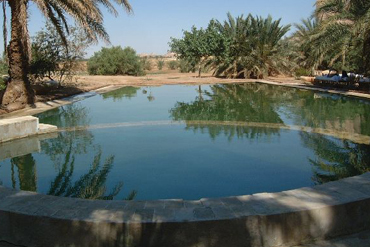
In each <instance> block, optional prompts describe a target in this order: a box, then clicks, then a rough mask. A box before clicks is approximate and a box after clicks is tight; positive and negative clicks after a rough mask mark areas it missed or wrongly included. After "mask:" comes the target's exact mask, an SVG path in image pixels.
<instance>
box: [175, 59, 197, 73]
mask: <svg viewBox="0 0 370 247" xmlns="http://www.w3.org/2000/svg"><path fill="white" fill-rule="evenodd" d="M178 68H179V70H180V72H181V73H189V72H195V66H194V64H191V63H189V62H188V61H186V60H185V59H181V60H180V62H179V65H178Z"/></svg>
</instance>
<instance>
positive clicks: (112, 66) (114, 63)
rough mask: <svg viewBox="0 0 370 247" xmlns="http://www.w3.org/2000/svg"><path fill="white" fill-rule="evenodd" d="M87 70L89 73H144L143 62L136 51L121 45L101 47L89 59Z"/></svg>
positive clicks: (138, 74) (135, 74)
mask: <svg viewBox="0 0 370 247" xmlns="http://www.w3.org/2000/svg"><path fill="white" fill-rule="evenodd" d="M87 65H88V71H89V74H91V75H134V76H140V75H144V74H145V73H144V70H143V64H142V62H141V61H140V57H139V56H138V55H136V51H135V50H134V49H132V48H131V47H126V48H125V49H122V47H121V46H113V47H112V48H102V49H101V51H99V52H95V54H94V56H92V57H91V58H90V59H89V62H88V64H87Z"/></svg>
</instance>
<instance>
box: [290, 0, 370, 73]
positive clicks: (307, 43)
mask: <svg viewBox="0 0 370 247" xmlns="http://www.w3.org/2000/svg"><path fill="white" fill-rule="evenodd" d="M314 16H315V17H312V18H310V19H307V20H302V23H301V24H296V25H295V26H296V28H297V31H296V32H295V34H294V35H293V37H292V39H294V41H295V42H294V43H295V45H294V48H295V50H296V51H297V52H298V56H297V60H298V63H299V65H300V66H301V67H304V68H307V69H327V68H334V69H336V70H338V71H341V70H347V71H355V72H358V73H370V26H369V25H368V23H370V2H369V1H363V0H346V1H344V0H325V1H322V4H321V5H320V6H319V7H318V8H317V10H316V12H315V15H314Z"/></svg>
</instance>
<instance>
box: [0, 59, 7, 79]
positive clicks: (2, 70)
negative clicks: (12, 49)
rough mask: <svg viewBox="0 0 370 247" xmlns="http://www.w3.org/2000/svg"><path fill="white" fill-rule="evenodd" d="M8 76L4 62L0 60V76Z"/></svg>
mask: <svg viewBox="0 0 370 247" xmlns="http://www.w3.org/2000/svg"><path fill="white" fill-rule="evenodd" d="M7 74H8V65H7V64H6V62H5V61H4V59H2V60H0V76H1V75H7Z"/></svg>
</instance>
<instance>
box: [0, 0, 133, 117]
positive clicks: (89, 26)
mask: <svg viewBox="0 0 370 247" xmlns="http://www.w3.org/2000/svg"><path fill="white" fill-rule="evenodd" d="M0 1H1V2H2V6H3V10H4V11H3V12H4V18H6V15H5V13H6V11H5V8H6V6H8V7H9V8H10V13H11V18H10V23H11V34H10V36H11V38H10V43H9V45H8V47H7V48H6V51H7V54H8V59H9V60H8V62H9V75H10V81H9V82H8V84H7V88H6V91H5V94H4V96H3V101H2V105H3V107H6V108H7V109H8V110H13V109H18V108H22V107H24V106H25V105H26V104H32V103H33V102H34V93H33V91H32V89H31V86H30V81H29V79H28V72H29V61H30V41H29V40H30V39H29V32H28V27H27V23H28V10H29V3H30V2H31V1H32V2H33V3H34V5H35V6H37V8H38V9H39V10H40V12H41V13H42V14H43V15H44V16H45V18H46V19H48V20H50V22H51V23H52V24H53V25H54V26H55V28H56V30H57V32H58V34H59V35H60V36H61V38H62V40H63V41H64V43H65V44H67V42H66V38H65V37H66V35H67V34H68V29H69V24H68V21H67V18H68V17H71V18H72V19H74V20H75V21H76V23H77V24H78V25H79V26H81V28H82V29H83V30H85V32H86V34H87V36H88V37H89V38H90V39H91V40H92V41H97V40H98V39H99V38H100V39H103V40H105V41H107V42H109V36H108V34H107V32H106V30H105V29H104V26H103V14H102V12H101V9H100V6H104V7H106V8H107V9H108V11H109V12H111V13H112V14H114V15H117V14H118V12H117V10H116V8H115V6H114V5H113V4H114V3H116V4H118V5H120V6H123V7H124V8H125V10H126V11H128V12H130V11H131V10H132V9H131V6H130V4H129V2H128V0H0ZM3 25H4V39H5V44H6V35H5V34H6V33H7V32H6V22H4V24H3Z"/></svg>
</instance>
